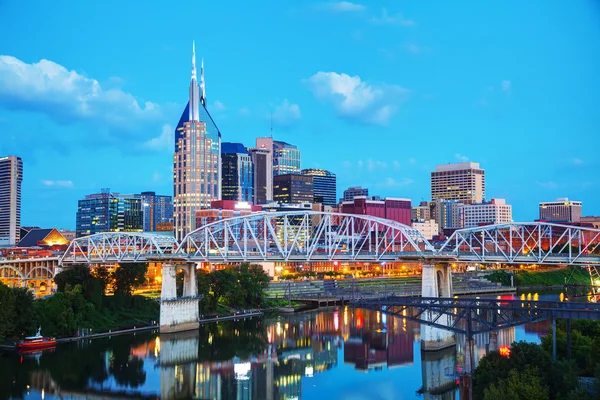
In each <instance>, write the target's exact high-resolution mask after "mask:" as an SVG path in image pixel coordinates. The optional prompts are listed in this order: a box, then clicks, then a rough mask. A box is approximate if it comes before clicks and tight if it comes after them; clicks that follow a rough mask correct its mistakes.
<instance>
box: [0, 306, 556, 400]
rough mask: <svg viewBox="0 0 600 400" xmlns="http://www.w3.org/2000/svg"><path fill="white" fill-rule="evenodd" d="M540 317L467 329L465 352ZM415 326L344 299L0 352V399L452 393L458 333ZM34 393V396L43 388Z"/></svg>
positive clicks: (518, 331) (478, 352)
mask: <svg viewBox="0 0 600 400" xmlns="http://www.w3.org/2000/svg"><path fill="white" fill-rule="evenodd" d="M548 327H549V326H548V324H547V323H537V324H531V325H528V326H526V327H518V328H510V329H505V330H502V331H499V332H497V333H491V334H490V333H486V334H479V335H476V336H475V338H474V348H473V361H474V363H475V365H474V366H476V365H477V363H478V361H479V359H480V358H481V357H483V355H484V354H485V352H486V351H487V350H489V349H497V348H498V347H499V346H501V345H504V344H510V343H512V342H513V341H515V340H524V339H525V340H530V341H539V336H540V335H543V334H545V333H546V332H547V331H548ZM420 332H421V326H420V325H419V324H418V323H415V322H412V321H409V320H407V319H405V318H401V317H390V316H386V315H384V314H381V313H379V312H375V311H365V310H354V309H351V308H347V307H339V308H335V309H334V308H331V309H327V310H325V311H318V312H312V313H302V314H296V315H290V316H278V317H273V318H265V319H253V320H246V321H238V322H220V323H215V324H209V325H204V326H202V327H201V328H200V330H199V331H194V332H187V333H182V334H174V335H168V336H165V335H162V336H159V335H158V334H157V333H156V332H153V333H150V332H149V333H145V334H137V335H126V336H117V337H112V338H103V339H96V340H93V341H86V342H80V343H76V344H75V343H74V344H68V345H60V346H58V347H57V349H56V350H55V351H53V352H45V353H43V354H38V355H33V356H22V357H21V356H18V355H15V354H12V355H4V356H2V357H0V399H3V398H11V396H12V397H14V398H20V397H25V398H41V397H44V398H45V399H54V398H84V397H85V396H86V394H95V395H96V397H97V398H127V397H135V398H152V399H156V398H157V397H160V398H162V399H178V398H181V399H185V398H198V399H268V400H271V399H273V400H275V399H301V398H304V399H320V398H325V399H337V398H342V399H344V398H353V399H363V398H364V399H378V398H416V397H417V396H421V398H425V399H457V398H458V392H457V387H458V386H457V381H456V378H457V374H459V373H460V371H462V370H463V368H464V366H465V338H464V337H462V336H461V335H456V337H455V342H456V345H455V346H452V347H448V348H446V349H444V350H441V351H437V352H423V353H422V352H421V347H420V346H421V340H420V339H421V334H420ZM42 393H43V395H42Z"/></svg>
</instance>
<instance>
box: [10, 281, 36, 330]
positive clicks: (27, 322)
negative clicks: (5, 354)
mask: <svg viewBox="0 0 600 400" xmlns="http://www.w3.org/2000/svg"><path fill="white" fill-rule="evenodd" d="M13 295H14V297H15V309H14V315H13V324H14V330H13V336H15V337H19V338H20V337H23V336H28V335H32V334H33V333H34V332H35V331H36V329H37V315H36V314H35V312H34V310H33V301H34V296H33V293H32V292H31V291H29V290H28V289H27V288H14V289H13Z"/></svg>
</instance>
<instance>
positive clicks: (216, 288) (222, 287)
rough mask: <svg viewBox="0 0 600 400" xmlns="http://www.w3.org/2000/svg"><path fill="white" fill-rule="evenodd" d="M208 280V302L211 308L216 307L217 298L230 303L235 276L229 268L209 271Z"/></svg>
mask: <svg viewBox="0 0 600 400" xmlns="http://www.w3.org/2000/svg"><path fill="white" fill-rule="evenodd" d="M208 279H209V282H210V292H209V294H210V300H209V304H210V307H211V309H212V310H216V309H217V304H218V302H219V299H223V300H224V301H225V302H227V303H228V304H231V295H233V293H234V292H235V286H236V282H237V277H236V276H235V273H234V271H233V270H232V269H231V268H227V269H222V270H218V271H214V272H211V273H210V274H209V275H208Z"/></svg>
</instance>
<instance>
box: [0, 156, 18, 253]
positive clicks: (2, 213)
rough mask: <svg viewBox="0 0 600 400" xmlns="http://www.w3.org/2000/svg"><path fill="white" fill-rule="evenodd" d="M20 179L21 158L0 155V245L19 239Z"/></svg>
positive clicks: (8, 244) (9, 243)
mask: <svg viewBox="0 0 600 400" xmlns="http://www.w3.org/2000/svg"><path fill="white" fill-rule="evenodd" d="M22 181H23V160H21V158H20V157H16V156H8V157H0V246H11V245H14V244H17V243H18V242H19V240H20V236H21V235H20V232H21V182H22Z"/></svg>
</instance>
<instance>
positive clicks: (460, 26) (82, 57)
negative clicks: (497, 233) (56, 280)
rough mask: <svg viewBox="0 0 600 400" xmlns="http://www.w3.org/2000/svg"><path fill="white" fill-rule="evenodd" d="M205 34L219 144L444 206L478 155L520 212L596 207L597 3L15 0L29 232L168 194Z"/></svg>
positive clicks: (10, 4)
mask: <svg viewBox="0 0 600 400" xmlns="http://www.w3.org/2000/svg"><path fill="white" fill-rule="evenodd" d="M192 40H195V42H196V53H197V57H198V63H199V62H200V58H202V57H203V58H204V64H205V78H206V95H207V104H208V109H209V111H210V112H211V114H212V116H213V118H214V120H215V122H216V123H217V125H218V126H219V129H220V130H221V133H222V140H223V141H229V142H241V143H244V144H245V145H246V146H253V145H254V141H255V138H256V137H260V136H268V135H269V134H270V129H271V115H272V116H273V137H274V138H275V139H276V140H283V141H287V142H289V143H293V144H295V145H297V146H298V147H299V148H300V149H301V151H302V165H301V166H302V168H324V169H327V170H330V171H332V172H334V173H336V174H337V178H338V196H340V195H341V194H342V191H343V190H344V189H345V188H347V187H348V186H357V185H362V186H363V187H365V186H366V187H368V188H369V193H370V194H371V195H380V196H391V197H402V198H410V199H412V201H413V204H418V203H419V202H420V201H423V200H430V173H431V171H433V170H434V169H435V166H436V165H438V164H444V163H453V162H461V161H472V162H479V163H480V165H481V167H482V168H484V169H485V172H486V186H487V187H486V197H487V198H488V199H490V198H505V199H506V200H507V202H508V203H509V204H512V205H513V219H514V220H515V221H532V220H534V219H535V218H537V217H538V203H539V202H540V201H552V200H554V199H556V198H557V197H568V198H570V199H573V200H580V201H583V213H584V215H600V196H599V194H600V186H599V180H598V173H597V171H598V166H599V162H598V156H597V155H598V149H599V145H600V138H599V137H598V134H599V133H600V132H599V127H600V73H599V71H600V2H598V1H593V0H575V1H569V2H565V1H560V0H528V1H526V2H523V1H517V0H507V1H504V2H501V3H498V2H482V1H476V0H473V1H462V2H431V1H398V0H392V1H368V2H367V1H362V2H358V1H357V2H354V1H353V2H346V1H337V2H336V1H331V2H329V1H325V2H313V1H265V0H254V1H251V2H248V1H219V2H217V1H212V2H209V1H178V2H158V1H157V2H142V1H127V2H123V1H117V0H105V1H102V2H87V1H80V2H73V1H66V0H54V1H52V2H48V1H42V0H32V1H28V2H23V1H21V0H0V156H1V155H18V156H20V157H22V159H23V163H24V179H23V186H22V190H23V194H22V203H23V204H22V213H21V216H22V217H21V218H22V225H24V226H31V225H33V226H43V227H52V226H56V227H59V228H69V229H74V228H75V213H76V210H77V200H78V199H81V198H83V197H84V196H85V195H86V194H90V193H97V192H99V191H100V190H101V189H102V188H110V189H111V190H112V191H115V192H119V193H139V192H141V191H155V192H157V193H160V194H172V157H173V130H174V127H175V125H176V124H177V121H178V120H179V117H180V115H181V113H182V111H183V108H184V107H185V104H186V102H187V98H188V90H189V81H190V72H191V51H192V50H191V47H192Z"/></svg>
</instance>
